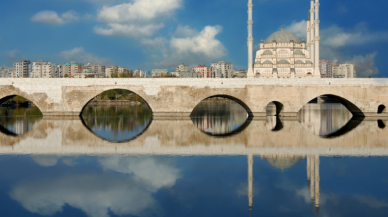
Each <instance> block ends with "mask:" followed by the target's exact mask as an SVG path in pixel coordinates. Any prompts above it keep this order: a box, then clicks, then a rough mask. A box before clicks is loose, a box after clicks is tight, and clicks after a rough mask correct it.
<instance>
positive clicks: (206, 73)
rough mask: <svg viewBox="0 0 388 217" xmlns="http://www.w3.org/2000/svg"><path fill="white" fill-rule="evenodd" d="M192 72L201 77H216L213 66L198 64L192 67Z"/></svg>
mask: <svg viewBox="0 0 388 217" xmlns="http://www.w3.org/2000/svg"><path fill="white" fill-rule="evenodd" d="M193 72H195V73H199V74H200V75H201V78H216V73H215V70H214V68H213V67H208V66H205V65H198V66H196V67H193Z"/></svg>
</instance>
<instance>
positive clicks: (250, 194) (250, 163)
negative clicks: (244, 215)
mask: <svg viewBox="0 0 388 217" xmlns="http://www.w3.org/2000/svg"><path fill="white" fill-rule="evenodd" d="M248 197H249V214H250V216H252V203H253V155H252V154H248Z"/></svg>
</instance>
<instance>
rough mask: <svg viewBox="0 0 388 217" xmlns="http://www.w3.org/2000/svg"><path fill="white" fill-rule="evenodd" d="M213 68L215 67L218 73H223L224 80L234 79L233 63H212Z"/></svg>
mask: <svg viewBox="0 0 388 217" xmlns="http://www.w3.org/2000/svg"><path fill="white" fill-rule="evenodd" d="M211 67H213V68H214V69H215V70H216V71H217V72H219V71H221V74H222V78H232V74H233V63H228V62H225V61H220V62H218V63H212V64H211ZM216 74H219V73H216Z"/></svg>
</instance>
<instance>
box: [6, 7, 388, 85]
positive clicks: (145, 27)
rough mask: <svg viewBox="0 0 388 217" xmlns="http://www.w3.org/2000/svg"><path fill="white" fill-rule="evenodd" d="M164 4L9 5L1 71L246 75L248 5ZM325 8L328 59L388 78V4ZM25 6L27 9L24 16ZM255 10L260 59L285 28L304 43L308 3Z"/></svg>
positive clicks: (362, 73)
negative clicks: (387, 61)
mask: <svg viewBox="0 0 388 217" xmlns="http://www.w3.org/2000/svg"><path fill="white" fill-rule="evenodd" d="M159 2H160V1H157V0H134V1H129V0H128V1H121V0H120V1H118V0H111V1H109V0H100V1H94V0H82V1H64V0H57V1H55V2H53V1H49V0H39V1H26V0H16V1H6V2H4V3H3V4H4V6H5V8H8V10H7V11H4V13H2V14H1V15H0V20H2V21H3V22H1V24H0V37H1V38H0V55H1V58H0V66H8V67H11V66H12V63H13V62H15V61H21V60H22V59H30V60H31V61H37V60H41V59H43V60H45V61H49V62H56V63H61V62H62V63H65V62H70V61H78V62H84V63H85V64H87V63H92V64H93V63H96V64H105V65H120V66H123V67H128V68H130V69H137V68H141V69H145V70H147V71H151V70H152V69H155V68H167V69H169V70H170V71H172V69H174V68H175V67H176V65H179V64H181V63H183V62H184V63H186V64H188V65H189V66H190V67H192V66H196V65H202V64H205V65H209V63H211V62H218V61H220V60H224V61H227V62H233V63H234V64H235V69H245V70H247V66H246V62H247V55H246V53H247V47H246V39H247V33H246V19H247V8H246V6H247V5H246V4H247V2H245V1H237V0H225V1H222V4H221V3H220V2H219V1H216V0H213V1H193V0H168V1H163V5H162V6H160V5H158V3H159ZM322 3H323V2H322ZM322 3H321V8H320V10H321V13H320V18H321V21H322V22H321V39H322V44H321V59H325V60H329V61H335V60H337V63H334V64H339V63H346V62H349V63H355V64H356V68H357V72H358V75H359V77H368V76H372V77H377V76H383V77H386V76H388V73H387V72H385V71H384V70H383V68H382V66H383V63H384V57H385V56H386V55H388V51H386V50H387V49H385V48H386V47H388V43H387V42H388V37H387V36H388V31H386V29H387V24H385V23H383V22H382V21H381V20H380V19H379V17H378V16H376V14H378V13H379V12H382V10H383V9H382V8H384V5H388V3H387V2H384V1H382V0H376V1H374V2H373V3H374V4H372V3H368V2H365V1H361V0H360V1H359V0H354V1H345V0H343V1H334V0H328V1H325V2H324V4H322ZM21 4H23V5H25V7H23V8H19V5H21ZM253 4H254V8H253V20H254V24H253V35H254V37H255V41H254V52H255V51H256V50H257V49H258V44H259V42H260V39H266V38H267V37H268V36H269V35H270V34H271V33H272V32H274V31H277V30H280V28H281V26H282V25H284V29H285V30H288V31H291V32H293V33H294V34H295V35H296V36H298V37H299V38H300V39H302V37H305V35H306V32H305V26H306V23H305V22H306V18H307V10H306V5H308V4H309V1H308V0H306V1H301V0H272V1H263V0H253ZM104 5H105V6H104ZM118 5H120V8H121V9H122V10H124V9H126V10H128V11H134V9H137V10H136V12H134V13H132V14H135V15H138V16H137V17H135V16H133V15H131V13H129V15H125V16H116V15H115V14H117V11H118V10H119V9H118ZM374 5H380V6H381V7H377V8H376V7H372V6H374ZM220 6H221V7H220ZM16 7H17V8H18V10H16ZM141 9H147V10H146V12H142V10H141ZM290 9H291V10H290ZM198 10H201V13H200V16H198ZM15 11H19V12H21V13H15ZM231 13H233V14H234V15H233V16H225V15H227V14H231ZM276 13H279V14H281V16H277V15H276ZM301 14H303V15H301ZM235 15H236V16H235ZM268 17H271V19H268ZM301 17H303V19H301ZM77 33H81V34H77Z"/></svg>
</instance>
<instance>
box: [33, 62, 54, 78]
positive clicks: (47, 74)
mask: <svg viewBox="0 0 388 217" xmlns="http://www.w3.org/2000/svg"><path fill="white" fill-rule="evenodd" d="M59 74H60V73H59V69H58V67H57V66H56V65H55V64H54V63H51V62H45V61H38V62H33V63H32V72H31V76H30V77H31V78H58V77H59Z"/></svg>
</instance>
